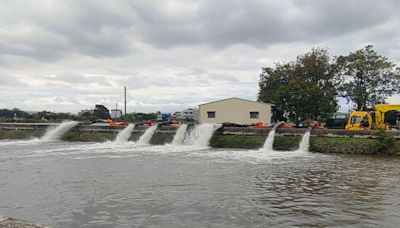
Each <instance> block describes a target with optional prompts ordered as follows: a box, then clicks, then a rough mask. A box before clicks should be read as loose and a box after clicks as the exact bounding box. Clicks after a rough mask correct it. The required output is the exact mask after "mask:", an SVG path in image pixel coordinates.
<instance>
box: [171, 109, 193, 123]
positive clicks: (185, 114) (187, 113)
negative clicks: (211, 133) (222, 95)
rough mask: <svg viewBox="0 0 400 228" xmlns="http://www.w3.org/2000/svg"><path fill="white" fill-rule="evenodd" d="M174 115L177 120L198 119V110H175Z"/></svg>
mask: <svg viewBox="0 0 400 228" xmlns="http://www.w3.org/2000/svg"><path fill="white" fill-rule="evenodd" d="M172 116H173V117H174V118H175V119H177V120H185V119H193V120H198V110H197V109H195V108H188V109H185V110H183V111H178V112H174V114H173V115H172Z"/></svg>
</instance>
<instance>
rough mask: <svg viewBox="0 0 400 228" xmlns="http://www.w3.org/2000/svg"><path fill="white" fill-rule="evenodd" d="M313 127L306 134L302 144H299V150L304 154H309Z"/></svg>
mask: <svg viewBox="0 0 400 228" xmlns="http://www.w3.org/2000/svg"><path fill="white" fill-rule="evenodd" d="M312 128H313V127H310V128H309V129H308V130H307V131H306V133H304V135H303V137H302V139H301V141H300V144H299V150H300V151H304V152H308V149H309V147H310V136H311V131H312Z"/></svg>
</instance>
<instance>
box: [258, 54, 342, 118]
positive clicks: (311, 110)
mask: <svg viewBox="0 0 400 228" xmlns="http://www.w3.org/2000/svg"><path fill="white" fill-rule="evenodd" d="M335 70H336V68H335V65H334V64H333V63H331V60H330V58H329V54H328V51H327V50H324V49H318V48H317V49H312V50H311V52H308V53H306V54H304V55H300V56H298V57H297V58H296V60H295V61H292V62H289V63H285V64H281V63H277V64H275V67H273V68H263V72H262V73H261V75H260V81H259V87H260V88H259V93H258V100H259V101H263V102H267V103H272V104H275V111H274V120H281V119H283V116H284V114H286V115H288V116H289V118H290V119H291V120H293V121H295V122H296V123H298V122H299V121H300V120H305V119H321V118H325V117H327V116H328V115H329V114H331V113H333V112H335V111H336V109H337V100H336V95H337V92H336V85H337V82H336V81H335Z"/></svg>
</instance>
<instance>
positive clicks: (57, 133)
mask: <svg viewBox="0 0 400 228" xmlns="http://www.w3.org/2000/svg"><path fill="white" fill-rule="evenodd" d="M78 124H79V122H77V121H68V122H63V123H61V124H60V125H58V126H57V127H56V128H54V129H50V130H48V131H47V132H46V134H45V135H44V136H43V137H42V138H41V140H43V141H52V140H58V139H60V138H61V136H63V134H65V133H66V132H67V131H69V130H70V129H71V128H73V127H75V126H77V125H78Z"/></svg>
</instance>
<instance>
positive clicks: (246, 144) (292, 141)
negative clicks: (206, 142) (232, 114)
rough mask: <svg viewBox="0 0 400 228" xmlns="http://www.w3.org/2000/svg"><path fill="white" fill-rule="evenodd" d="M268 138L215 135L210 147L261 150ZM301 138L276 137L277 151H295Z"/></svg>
mask: <svg viewBox="0 0 400 228" xmlns="http://www.w3.org/2000/svg"><path fill="white" fill-rule="evenodd" d="M265 139H266V136H264V135H214V136H213V137H212V138H211V141H210V146H211V147H217V148H245V149H259V148H261V147H263V145H264V142H265ZM300 139H301V137H299V136H275V139H274V146H273V147H274V149H275V150H295V149H297V148H298V147H299V142H300Z"/></svg>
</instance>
